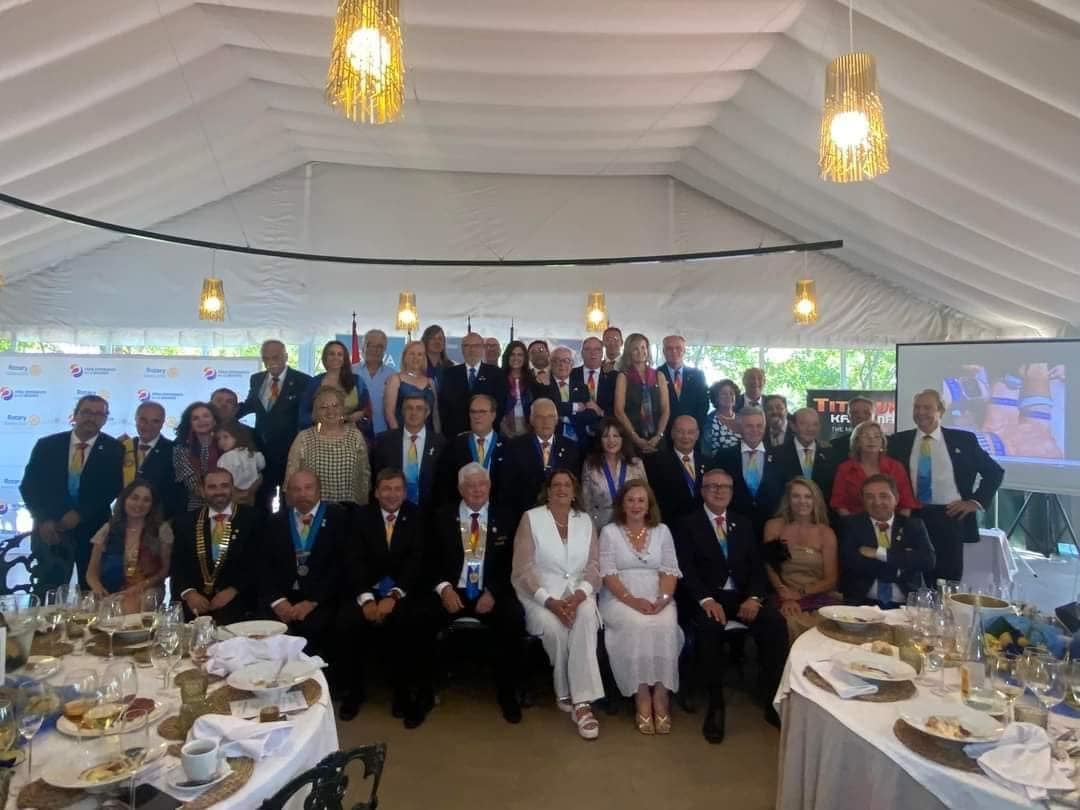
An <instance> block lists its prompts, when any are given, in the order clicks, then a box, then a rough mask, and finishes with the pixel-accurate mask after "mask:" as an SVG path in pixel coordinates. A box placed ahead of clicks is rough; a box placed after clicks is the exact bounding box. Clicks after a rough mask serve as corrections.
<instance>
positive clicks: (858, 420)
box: [829, 397, 874, 466]
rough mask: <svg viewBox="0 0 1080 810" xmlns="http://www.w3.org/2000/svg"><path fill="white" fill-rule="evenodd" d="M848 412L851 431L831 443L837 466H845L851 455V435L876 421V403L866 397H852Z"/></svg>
mask: <svg viewBox="0 0 1080 810" xmlns="http://www.w3.org/2000/svg"><path fill="white" fill-rule="evenodd" d="M847 412H848V422H849V424H850V425H851V430H849V431H848V432H847V433H845V434H844V435H842V436H837V437H836V438H835V439H833V440H832V441H830V442H829V447H830V448H831V449H832V456H833V459H834V460H835V461H836V464H837V466H839V465H840V464H843V463H844V462H845V461H846V460H847V458H848V456H850V455H851V434H852V433H853V432H854V430H855V428H857V427H858V426H859V425H861V424H862V423H863V422H872V421H873V420H874V402H873V400H870V399H867V398H866V397H852V398H851V400H850V401H849V402H848V408H847Z"/></svg>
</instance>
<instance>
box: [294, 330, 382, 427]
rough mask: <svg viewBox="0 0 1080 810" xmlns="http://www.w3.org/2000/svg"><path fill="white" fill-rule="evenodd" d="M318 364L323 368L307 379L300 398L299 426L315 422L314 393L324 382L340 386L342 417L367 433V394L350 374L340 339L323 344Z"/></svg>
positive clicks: (369, 398)
mask: <svg viewBox="0 0 1080 810" xmlns="http://www.w3.org/2000/svg"><path fill="white" fill-rule="evenodd" d="M322 365H323V368H324V369H326V371H324V372H323V373H322V374H316V375H315V376H314V377H312V378H311V382H310V383H308V387H307V390H306V391H304V396H303V398H302V399H301V400H300V417H299V426H300V427H301V428H309V427H311V425H312V423H313V422H314V421H315V420H314V419H313V418H312V407H313V406H314V404H315V394H316V393H317V392H318V390H319V389H320V388H322V387H323V386H324V385H328V386H330V387H331V388H340V389H341V391H342V393H343V394H345V418H346V419H348V420H349V421H350V422H352V423H353V424H354V425H356V427H358V428H359V429H360V430H361V431H364V432H370V430H371V397H369V396H368V391H367V386H366V385H364V381H363V380H361V379H360V378H359V377H357V376H356V375H355V374H353V370H352V366H351V365H349V350H348V349H347V348H345V344H344V343H342V342H341V341H340V340H331V341H330V342H329V343H327V344H326V345H325V346H323V350H322Z"/></svg>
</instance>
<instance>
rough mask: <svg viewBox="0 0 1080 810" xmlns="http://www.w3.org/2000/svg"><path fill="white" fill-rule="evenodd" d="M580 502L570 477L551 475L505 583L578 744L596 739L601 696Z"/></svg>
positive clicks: (590, 565)
mask: <svg viewBox="0 0 1080 810" xmlns="http://www.w3.org/2000/svg"><path fill="white" fill-rule="evenodd" d="M580 500H581V499H580V496H579V495H578V483H577V479H576V478H575V477H574V474H573V473H571V472H569V471H568V470H555V471H554V472H553V473H552V474H551V477H550V478H549V479H548V480H547V482H546V483H545V484H544V486H543V488H542V489H541V491H540V504H541V505H540V506H537V507H536V508H534V509H530V510H529V511H527V512H526V513H525V514H524V515H523V516H522V518H521V522H520V523H519V524H518V529H517V534H516V535H515V537H514V561H513V569H512V573H511V576H510V579H511V582H512V583H513V585H514V590H515V591H516V592H517V595H518V599H519V600H520V601H521V604H522V606H523V607H524V608H525V627H526V629H527V630H528V631H529V634H530V635H533V636H540V641H541V643H543V645H544V651H545V652H546V653H547V656H548V659H549V660H550V661H551V663H552V666H553V667H554V678H555V698H556V700H557V702H558V706H559V708H560V709H561V710H562V711H564V712H570V717H571V719H572V720H573V722H574V725H575V726H577V730H578V734H580V735H581V737H582V738H584V739H586V740H595V739H596V738H597V737H598V736H600V723H599V722H597V720H596V717H595V716H594V715H593V712H592V706H591V704H592V702H593V701H594V700H599V699H600V698H601V697H603V696H604V684H603V681H602V680H601V679H600V665H599V663H598V662H597V658H596V641H597V639H596V636H597V633H598V632H599V630H600V617H599V614H598V613H597V610H596V592H597V591H598V590H599V588H600V574H599V568H598V567H597V566H598V560H597V554H598V548H597V541H596V527H595V526H593V522H592V520H591V519H590V518H589V516H588V515H587V514H585V513H584V512H582V511H581V509H580V506H579V504H580Z"/></svg>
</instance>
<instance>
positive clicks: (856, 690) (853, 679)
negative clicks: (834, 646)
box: [810, 660, 878, 700]
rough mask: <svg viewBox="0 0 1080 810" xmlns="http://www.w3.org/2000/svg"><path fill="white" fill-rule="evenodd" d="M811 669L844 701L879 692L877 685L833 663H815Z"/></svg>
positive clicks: (811, 665)
mask: <svg viewBox="0 0 1080 810" xmlns="http://www.w3.org/2000/svg"><path fill="white" fill-rule="evenodd" d="M810 667H811V668H812V669H813V670H814V672H816V673H817V674H818V675H820V676H821V677H822V678H824V679H825V681H826V683H828V684H829V686H831V687H832V688H833V689H835V690H836V694H837V696H838V697H840V698H842V699H843V700H850V699H851V698H853V697H858V696H859V695H872V694H874V693H875V692H877V690H878V688H877V686H876V685H875V684H872V683H869V682H867V681H864V680H863V679H862V678H859V677H858V676H856V675H852V674H851V673H850V672H845V671H844V670H842V669H840V668H839V667H837V666H834V665H833V662H832V661H829V660H825V661H814V662H813V663H811V664H810Z"/></svg>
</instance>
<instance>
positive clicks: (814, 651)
mask: <svg viewBox="0 0 1080 810" xmlns="http://www.w3.org/2000/svg"><path fill="white" fill-rule="evenodd" d="M850 649H852V645H851V644H847V643H845V642H842V641H836V640H834V639H831V638H829V637H827V636H825V635H823V634H822V633H821V632H820V631H819V630H817V629H814V630H810V631H808V632H806V633H804V634H803V635H802V636H800V637H799V639H798V640H797V641H796V642H795V644H794V645H792V648H791V653H790V655H789V657H788V662H787V666H786V668H785V670H784V676H783V678H782V680H781V682H780V687H779V689H778V690H777V693H776V697H775V700H774V705H775V706H776V709H777V712H778V713H779V714H780V717H781V721H782V727H781V734H780V753H779V757H780V761H779V769H778V777H777V796H776V807H777V808H778V810H811V809H812V808H818V809H819V810H834V809H835V808H842V807H852V808H856V807H857V808H859V809H860V810H894V809H895V808H913V809H914V808H918V810H923V809H924V808H926V810H931V809H932V808H971V810H1017V809H1018V808H1031V807H1046V806H1047V805H1046V804H1040V803H1032V802H1030V801H1028V799H1027V798H1026V797H1024V796H1021V795H1020V794H1019V793H1014V792H1013V791H1011V790H1009V789H1008V788H1006V787H1002V786H1000V785H997V784H995V783H994V782H992V781H991V780H990V779H989V778H988V777H986V776H984V775H983V774H981V773H966V772H964V771H959V770H955V769H953V768H948V767H945V766H943V765H938V764H937V763H935V762H932V761H931V760H929V759H926V758H924V757H922V756H920V755H919V754H916V753H915V752H914V751H912V750H910V749H909V748H907V747H906V746H905V745H904V744H903V743H902V742H900V740H898V739H897V738H896V736H895V735H894V733H893V724H894V723H895V722H896V720H897V718H898V717H899V714H900V712H901V711H903V710H904V709H903V707H905V706H906V705H911V701H901V702H897V703H871V702H866V701H859V700H841V699H840V698H839V697H837V696H836V695H835V694H833V693H832V692H827V691H825V690H824V689H822V688H820V687H818V686H816V685H814V684H813V683H811V682H810V681H808V680H807V678H806V677H805V676H804V675H803V670H804V669H805V668H806V666H807V665H808V664H811V663H813V662H815V661H822V660H824V659H828V658H831V657H832V656H833V655H835V654H836V653H838V652H842V651H844V650H850ZM947 676H948V681H947V683H950V684H951V685H954V686H956V685H958V684H959V674H958V670H955V669H950V670H947ZM918 691H919V696H925V695H929V688H927V687H924V686H921V685H918ZM915 699H916V698H912V700H915ZM949 699H952V700H957V701H958V700H959V691H958V690H957V691H955V692H953V694H952V696H951V697H950V698H949ZM1052 718H1053V719H1052V722H1053V723H1055V724H1057V723H1063V724H1066V725H1073V724H1075V721H1073V722H1070V721H1069V720H1068V719H1066V718H1059V717H1058V716H1057V715H1052ZM1052 806H1055V807H1056V806H1059V805H1052ZM1060 806H1074V805H1060Z"/></svg>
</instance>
